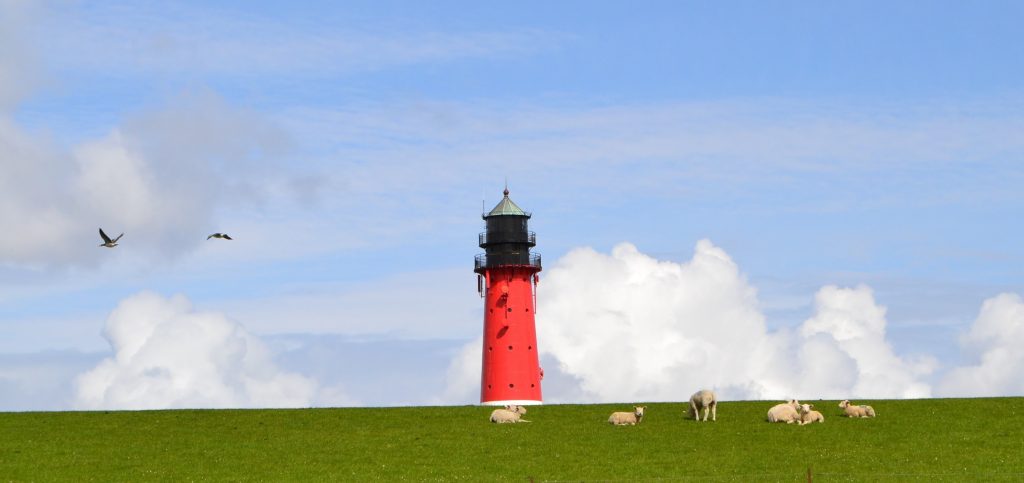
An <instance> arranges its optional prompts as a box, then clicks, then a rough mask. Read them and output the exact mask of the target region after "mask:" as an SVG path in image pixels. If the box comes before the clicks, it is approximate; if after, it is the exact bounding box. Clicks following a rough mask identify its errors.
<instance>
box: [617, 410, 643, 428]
mask: <svg viewBox="0 0 1024 483" xmlns="http://www.w3.org/2000/svg"><path fill="white" fill-rule="evenodd" d="M644 409H647V406H633V412H631V413H628V412H615V413H612V415H611V416H608V422H609V423H611V424H614V425H616V426H625V425H627V424H628V425H630V426H633V425H636V424H639V423H640V421H642V420H643V419H644Z"/></svg>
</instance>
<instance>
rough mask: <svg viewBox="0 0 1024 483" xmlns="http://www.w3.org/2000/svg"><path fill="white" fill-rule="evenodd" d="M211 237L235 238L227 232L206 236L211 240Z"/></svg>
mask: <svg viewBox="0 0 1024 483" xmlns="http://www.w3.org/2000/svg"><path fill="white" fill-rule="evenodd" d="M210 238H223V239H225V240H234V238H231V237H229V236H228V234H227V233H214V234H212V235H210V236H208V237H206V239H207V240H209V239H210Z"/></svg>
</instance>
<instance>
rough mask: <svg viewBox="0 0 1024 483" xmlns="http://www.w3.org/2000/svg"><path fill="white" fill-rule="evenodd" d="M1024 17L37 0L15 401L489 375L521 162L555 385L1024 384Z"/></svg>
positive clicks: (292, 397)
mask: <svg viewBox="0 0 1024 483" xmlns="http://www.w3.org/2000/svg"><path fill="white" fill-rule="evenodd" d="M1021 20H1024V6H1022V5H1021V4H1020V3H1019V2H1009V1H1007V2H1000V1H992V2H984V3H983V4H977V5H975V4H969V3H964V2H953V1H937V2H928V3H926V4H920V3H916V2H905V3H897V4H893V2H874V1H856V2H845V1H840V2H825V4H822V2H807V1H790V2H786V1H784V2H770V3H765V2H745V1H725V2H713V3H709V2H689V1H671V2H611V1H609V2H575V1H566V2H532V1H523V2H512V3H508V4H505V5H486V3H481V2H462V1H438V2H406V1H380V0H375V1H372V2H369V1H367V2H363V1H351V2H318V1H308V2H292V3H288V4H285V3H282V2H262V1H247V2H235V1H223V2H191V1H183V2H174V3H173V4H167V2H118V1H105V2H93V1H27V0H25V1H23V0H0V223H2V225H3V226H4V227H5V228H6V230H7V236H5V237H2V238H0V411H36V410H44V411H48V410H93V409H154V408H186V407H188V408H191V407H310V406H326V407H332V406H398V405H461V404H476V403H478V396H479V377H480V350H481V334H482V326H483V313H482V307H483V302H482V300H481V299H480V298H479V295H478V294H477V292H476V275H475V274H474V273H473V256H474V255H475V254H476V253H478V252H480V251H481V249H480V248H479V247H478V246H477V237H476V235H477V233H479V232H480V231H483V229H484V225H483V221H482V220H481V218H480V215H481V212H482V211H484V210H489V209H490V208H491V207H493V206H494V205H495V204H497V203H498V202H499V201H500V200H501V197H502V190H503V189H504V188H505V187H506V185H507V186H508V188H509V190H510V192H511V195H510V196H511V198H512V199H513V200H514V201H515V202H516V203H517V204H518V205H519V206H522V207H523V208H524V209H526V210H527V211H530V212H532V213H533V217H532V218H531V219H530V229H531V230H533V231H535V232H536V233H537V247H536V249H535V251H536V252H538V253H541V254H542V255H543V260H544V270H543V271H542V272H541V274H540V277H541V278H540V280H541V281H540V285H539V288H538V294H537V303H538V307H537V330H538V348H539V353H540V356H541V364H542V366H543V367H544V369H545V379H544V382H543V390H544V396H545V402H546V403H594V402H641V401H681V400H686V399H687V398H688V397H689V395H690V394H691V393H693V392H694V391H696V390H698V389H700V388H703V387H707V388H712V389H714V390H716V391H717V392H718V393H719V395H720V397H721V398H722V399H724V400H752V399H764V400H769V399H771V400H774V399H780V400H781V399H788V398H790V397H796V398H804V399H819V398H835V399H847V398H849V399H857V398H861V399H864V398H922V397H981V396H1024V354H1022V353H1021V352H1020V351H1019V349H1018V348H1019V347H1022V346H1024V300H1022V298H1021V297H1022V294H1024V282H1022V279H1021V273H1022V272H1021V270H1022V267H1024V248H1022V245H1021V244H1020V243H1019V241H1020V240H1021V239H1022V235H1024V229H1022V227H1021V224H1020V223H1019V222H1015V221H1014V220H1019V218H1020V213H1021V212H1022V211H1024V197H1022V196H1021V194H1020V193H1021V191H1020V186H1022V185H1024V161H1022V159H1024V136H1022V135H1021V133H1024V84H1022V83H1021V79H1024V58H1022V56H1021V54H1020V51H1019V46H1020V45H1021V44H1022V43H1024V38H1022V37H1024V34H1022V33H1021V31H1020V29H1019V25H1020V22H1021ZM100 227H102V228H103V229H104V231H106V232H107V233H108V234H110V235H112V236H116V235H117V234H120V233H124V237H123V238H122V239H121V240H120V241H119V245H118V246H117V247H115V248H112V249H109V248H102V247H99V246H98V245H99V244H100V243H101V240H100V237H99V235H98V233H97V228H100ZM214 232H224V233H228V234H229V235H231V236H232V238H233V240H230V241H228V240H219V239H211V240H207V238H206V237H207V235H209V234H210V233H214Z"/></svg>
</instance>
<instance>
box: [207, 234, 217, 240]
mask: <svg viewBox="0 0 1024 483" xmlns="http://www.w3.org/2000/svg"><path fill="white" fill-rule="evenodd" d="M216 235H217V234H216V233H214V234H212V235H210V236H208V237H206V239H207V240H209V239H210V238H213V237H214V236H216Z"/></svg>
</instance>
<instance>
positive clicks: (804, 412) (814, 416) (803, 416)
mask: <svg viewBox="0 0 1024 483" xmlns="http://www.w3.org/2000/svg"><path fill="white" fill-rule="evenodd" d="M813 407H814V405H813V404H801V405H800V423H799V424H800V425H801V426H803V425H805V424H811V423H813V422H819V423H824V422H825V416H824V415H823V414H821V413H819V412H818V411H815V410H813V409H811V408H813Z"/></svg>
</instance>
